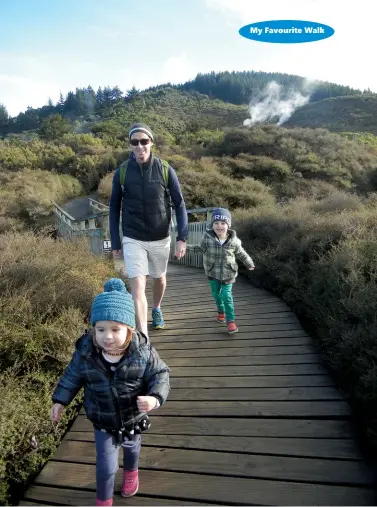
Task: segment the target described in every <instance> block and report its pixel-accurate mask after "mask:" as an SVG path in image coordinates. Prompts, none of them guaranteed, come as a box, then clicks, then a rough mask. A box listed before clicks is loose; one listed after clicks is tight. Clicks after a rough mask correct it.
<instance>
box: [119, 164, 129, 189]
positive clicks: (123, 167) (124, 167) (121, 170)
mask: <svg viewBox="0 0 377 507" xmlns="http://www.w3.org/2000/svg"><path fill="white" fill-rule="evenodd" d="M127 166H128V160H125V161H124V162H122V163H121V164H120V167H119V180H120V186H121V188H122V192H124V184H125V183H126V171H127Z"/></svg>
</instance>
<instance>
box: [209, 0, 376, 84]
mask: <svg viewBox="0 0 377 507" xmlns="http://www.w3.org/2000/svg"><path fill="white" fill-rule="evenodd" d="M203 2H204V5H205V6H206V7H207V8H208V9H211V10H213V11H218V12H220V13H221V14H222V15H223V17H224V18H225V20H226V21H227V22H232V23H233V22H238V27H239V28H241V26H243V25H246V24H249V23H255V22H258V21H269V20H278V19H296V20H305V21H316V22H318V23H324V24H327V25H329V26H331V27H332V28H334V30H335V34H334V35H333V36H332V37H330V38H328V39H325V40H323V41H317V42H313V43H305V44H266V43H261V42H255V41H247V40H246V39H245V44H248V43H249V46H247V45H245V48H246V51H247V47H249V48H250V54H251V55H252V58H250V60H251V61H253V69H254V70H257V69H256V67H258V70H263V71H265V72H274V71H275V72H285V73H290V74H298V75H302V76H307V77H309V78H312V79H319V80H325V81H332V82H335V83H339V84H344V85H349V86H352V87H355V88H361V89H364V88H367V87H370V88H371V89H372V90H374V91H377V73H376V72H375V70H374V68H373V65H372V64H371V60H370V56H368V54H369V53H370V49H371V48H372V47H374V46H375V41H374V34H375V27H374V25H375V21H374V17H373V16H372V15H369V16H368V13H370V14H371V12H370V3H369V1H368V0H358V2H357V7H356V8H349V7H347V6H346V5H344V4H342V5H340V3H339V2H335V1H333V2H331V1H329V0H305V1H302V0H285V1H284V2H283V1H281V0H266V1H264V2H256V1H250V0H203Z"/></svg>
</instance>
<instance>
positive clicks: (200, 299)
mask: <svg viewBox="0 0 377 507" xmlns="http://www.w3.org/2000/svg"><path fill="white" fill-rule="evenodd" d="M182 299H183V293H182V291H180V292H178V291H177V293H176V294H170V295H169V296H168V295H166V296H164V299H163V302H162V309H164V308H165V306H172V305H173V306H178V307H180V308H181V309H182V304H177V303H179V302H180V301H182ZM245 299H247V300H248V301H249V304H257V303H258V304H261V303H267V302H275V303H278V302H279V301H280V299H279V298H277V297H276V296H268V297H266V296H263V297H262V296H257V295H253V294H249V293H248V292H245V293H237V294H233V301H234V302H235V306H236V309H237V308H238V306H237V302H238V301H241V300H242V301H244V300H245ZM147 301H148V304H151V303H152V295H148V294H147ZM184 302H185V306H191V304H198V303H201V304H205V305H208V307H209V308H211V306H212V307H213V305H214V304H215V302H214V300H213V298H212V295H211V294H206V293H205V292H204V291H198V293H197V294H190V295H186V294H184ZM209 305H211V306H209Z"/></svg>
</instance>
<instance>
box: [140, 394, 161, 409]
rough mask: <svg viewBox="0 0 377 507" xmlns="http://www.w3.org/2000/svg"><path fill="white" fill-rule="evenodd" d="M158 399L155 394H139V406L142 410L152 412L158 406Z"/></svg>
mask: <svg viewBox="0 0 377 507" xmlns="http://www.w3.org/2000/svg"><path fill="white" fill-rule="evenodd" d="M156 400H157V398H156V397H155V396H138V397H137V408H138V409H139V410H140V412H150V411H151V410H153V409H154V407H155V406H156Z"/></svg>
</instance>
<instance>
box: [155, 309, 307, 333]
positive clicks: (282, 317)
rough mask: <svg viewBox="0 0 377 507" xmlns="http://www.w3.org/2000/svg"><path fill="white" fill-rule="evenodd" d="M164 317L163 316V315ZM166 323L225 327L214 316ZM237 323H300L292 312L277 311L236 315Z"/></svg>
mask: <svg viewBox="0 0 377 507" xmlns="http://www.w3.org/2000/svg"><path fill="white" fill-rule="evenodd" d="M164 318H165V316H164ZM167 324H168V327H169V329H176V330H180V331H182V330H186V329H189V328H194V329H196V328H198V327H199V328H200V329H205V328H212V329H213V328H214V327H216V328H217V331H218V330H219V326H223V327H224V329H225V323H223V324H220V323H219V322H217V321H216V318H214V317H213V318H206V319H202V318H200V317H198V318H197V319H195V320H192V319H190V320H175V321H171V322H168V321H167ZM237 324H238V327H241V326H242V327H244V326H257V325H264V326H265V325H268V326H269V325H272V324H275V325H276V324H284V325H288V324H293V325H296V326H297V325H299V326H300V323H299V321H298V320H297V318H296V317H295V315H294V314H293V313H285V314H279V313H272V314H269V316H268V315H265V316H264V317H259V316H258V317H256V316H253V315H251V314H250V313H248V314H247V315H242V316H239V317H237Z"/></svg>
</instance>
